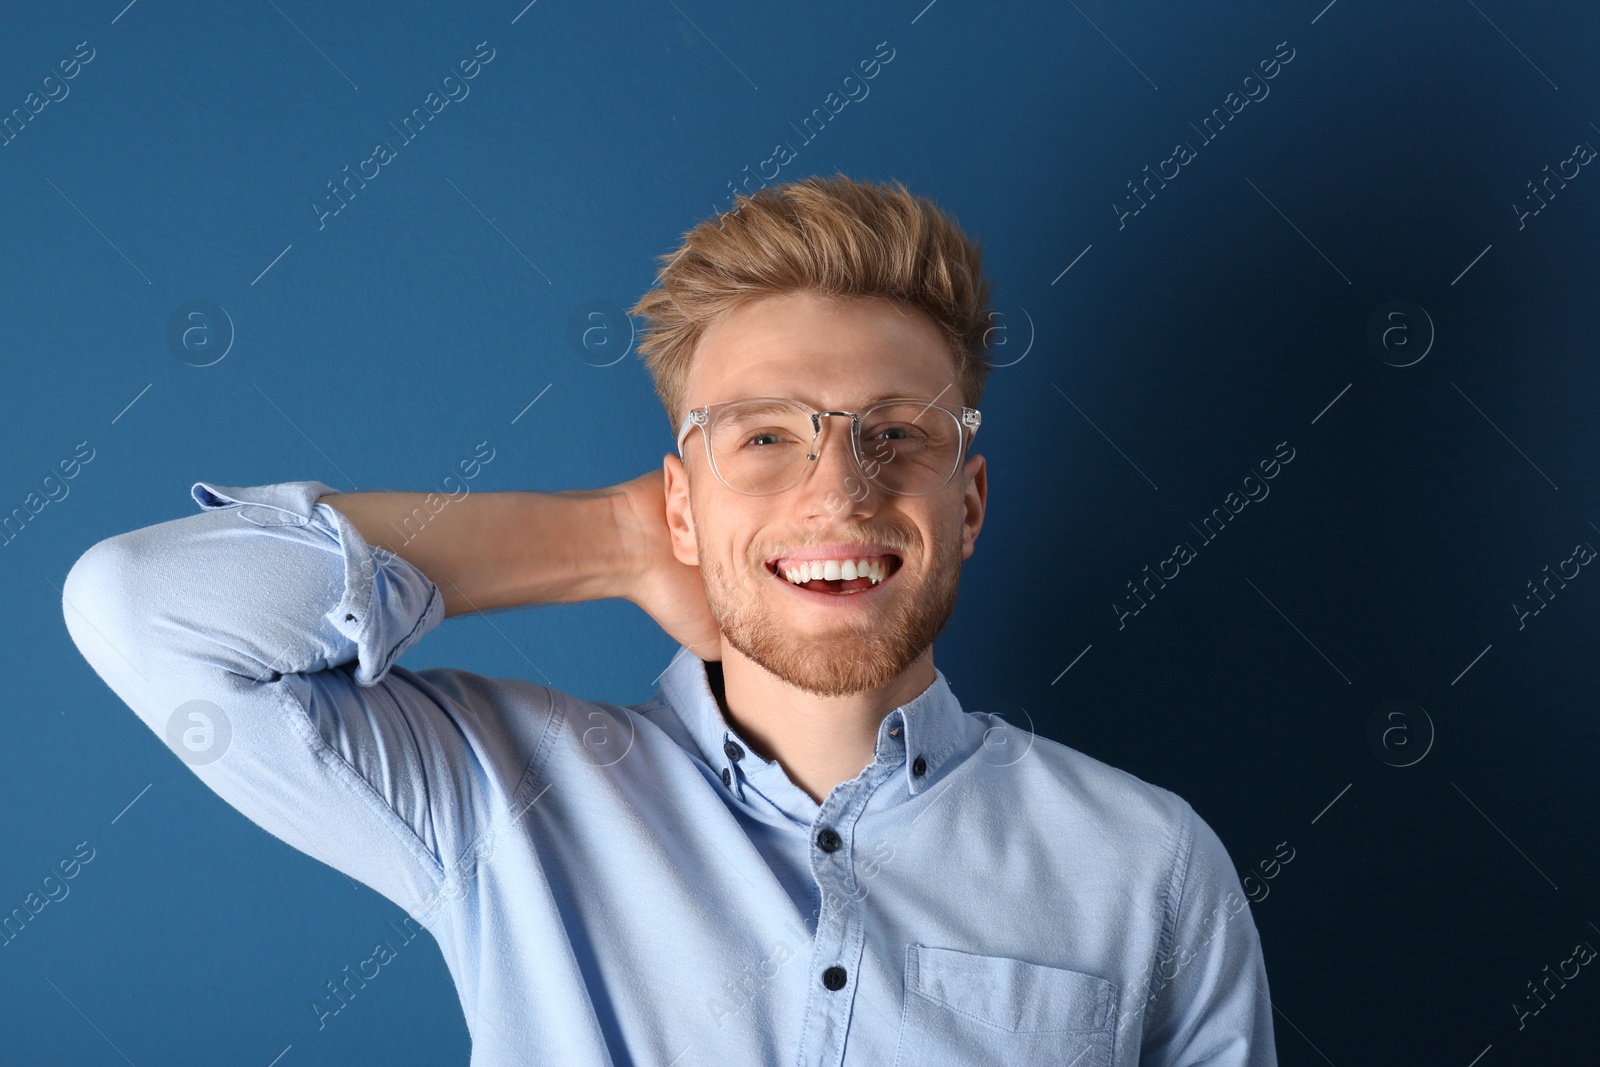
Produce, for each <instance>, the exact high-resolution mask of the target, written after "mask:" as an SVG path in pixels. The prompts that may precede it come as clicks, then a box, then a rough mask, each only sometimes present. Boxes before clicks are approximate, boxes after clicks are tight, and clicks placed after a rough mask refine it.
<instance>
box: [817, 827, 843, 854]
mask: <svg viewBox="0 0 1600 1067" xmlns="http://www.w3.org/2000/svg"><path fill="white" fill-rule="evenodd" d="M843 843H844V842H843V841H842V840H841V839H840V837H839V833H838V831H836V830H835V829H834V828H833V827H831V826H825V827H823V828H822V829H821V830H819V831H818V832H817V847H818V848H820V849H821V850H822V851H824V852H836V851H838V849H839V846H840V845H842V844H843Z"/></svg>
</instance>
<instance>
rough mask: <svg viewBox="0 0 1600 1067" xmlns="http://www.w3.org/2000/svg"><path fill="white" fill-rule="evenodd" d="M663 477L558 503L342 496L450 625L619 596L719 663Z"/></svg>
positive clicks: (331, 501) (371, 539) (488, 496)
mask: <svg viewBox="0 0 1600 1067" xmlns="http://www.w3.org/2000/svg"><path fill="white" fill-rule="evenodd" d="M662 481H663V477H662V473H661V471H660V470H659V469H657V470H653V471H650V472H648V473H646V474H644V475H641V476H640V477H638V478H634V479H632V480H631V481H627V482H623V483H622V484H620V485H616V486H611V487H608V488H605V489H579V490H568V491H565V492H558V493H537V492H506V493H472V494H469V495H467V496H464V497H461V498H459V499H454V498H450V497H445V496H441V495H439V494H436V493H408V492H376V493H333V494H328V495H324V496H322V497H319V498H318V502H319V503H324V504H327V505H328V506H330V507H332V508H335V509H337V510H338V511H340V512H342V513H343V514H344V515H345V516H346V517H347V518H348V519H349V520H350V522H351V524H352V525H353V526H355V528H356V529H357V530H359V531H360V533H361V536H362V537H363V538H364V539H365V540H366V541H367V543H368V544H370V545H372V546H373V547H375V548H379V549H382V550H384V551H386V552H391V553H394V554H395V555H398V556H400V557H401V558H402V559H404V560H406V561H407V562H408V563H411V564H412V565H413V566H415V567H416V568H417V569H418V570H420V571H422V573H423V574H426V575H427V576H428V577H429V578H430V579H432V581H433V582H434V584H435V585H437V586H438V587H439V590H440V592H441V593H442V594H443V595H444V613H445V616H446V617H450V616H455V615H464V614H467V613H470V612H476V611H492V610H495V609H498V608H508V607H522V606H526V605H530V604H565V603H572V602H574V601H580V600H600V599H604V598H607V597H621V598H624V599H627V600H631V601H633V602H634V603H635V604H638V605H639V606H640V607H641V608H643V609H644V610H645V611H646V612H647V613H648V614H649V615H650V616H651V617H652V618H654V619H655V620H656V622H657V623H658V624H660V626H661V628H662V629H664V630H666V631H667V633H668V634H670V635H671V636H672V637H673V638H675V639H676V640H677V641H678V642H679V643H681V644H683V645H686V646H688V648H689V650H690V651H691V652H694V653H695V654H697V655H699V656H700V657H701V658H703V659H718V658H720V656H721V653H720V650H719V649H720V646H719V643H718V638H717V627H716V623H715V621H714V620H713V618H712V616H711V609H710V606H709V605H708V603H707V602H706V597H705V590H704V586H703V585H702V584H701V578H700V569H699V568H698V567H690V566H687V565H685V564H683V563H680V562H678V560H677V558H676V557H675V556H673V554H672V548H671V544H670V541H669V539H668V536H667V525H666V504H665V497H664V494H663V491H662Z"/></svg>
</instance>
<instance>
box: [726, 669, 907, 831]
mask: <svg viewBox="0 0 1600 1067" xmlns="http://www.w3.org/2000/svg"><path fill="white" fill-rule="evenodd" d="M706 677H707V679H708V681H709V682H710V684H711V692H712V693H713V694H714V695H715V696H716V698H717V703H718V704H720V705H721V707H722V714H723V716H724V717H725V718H726V719H727V720H728V724H729V725H730V726H732V727H733V728H734V729H735V730H737V731H738V732H739V734H740V736H742V737H743V738H744V739H745V740H746V741H748V742H749V743H750V746H751V747H752V748H753V749H755V752H756V755H758V756H760V757H761V758H763V759H769V760H774V761H775V762H777V764H778V765H779V766H781V767H782V768H783V770H784V773H786V774H787V775H788V776H789V780H790V781H792V782H794V784H795V785H797V786H799V787H800V788H801V789H803V790H805V792H806V794H807V795H808V796H810V797H811V799H812V800H815V801H816V802H817V803H819V804H820V803H822V801H823V800H824V799H826V798H827V796H828V794H829V793H831V792H832V791H833V787H834V786H836V785H838V784H839V783H840V782H847V781H849V780H850V779H852V778H854V777H855V776H856V775H858V774H860V773H861V771H862V770H863V769H864V768H865V767H866V766H867V765H868V764H869V763H871V762H872V760H873V754H874V749H875V746H876V744H877V739H878V726H879V724H880V723H882V722H883V717H884V716H885V715H887V714H889V712H891V711H893V710H894V709H895V708H898V707H900V706H901V705H903V704H907V703H909V702H910V701H912V700H914V699H915V698H916V697H918V696H920V695H921V694H922V693H923V692H924V691H926V690H927V688H928V686H930V685H932V684H933V682H934V670H933V649H932V648H931V647H930V648H929V649H928V650H927V651H926V652H924V653H923V654H922V656H920V657H919V658H918V659H917V660H916V661H915V662H914V663H912V664H911V666H909V667H907V668H906V669H905V670H904V671H902V672H901V673H900V674H898V675H896V676H895V677H894V678H893V679H892V680H891V681H890V682H889V683H888V684H886V685H884V686H883V687H882V688H879V689H872V690H867V691H864V692H860V693H852V694H850V695H848V696H842V697H820V696H817V695H815V694H814V693H808V692H806V691H805V690H803V689H797V688H795V687H794V686H792V685H790V684H788V683H787V682H785V681H784V680H783V679H781V678H779V677H778V676H777V675H775V674H772V673H771V672H770V671H768V670H767V669H766V668H764V667H762V666H760V665H759V664H757V663H755V662H754V661H752V660H750V659H748V658H746V657H745V656H744V655H743V654H742V653H740V652H739V651H738V650H737V649H734V648H730V647H728V645H727V642H726V641H724V642H723V658H722V661H721V663H715V662H712V663H707V664H706Z"/></svg>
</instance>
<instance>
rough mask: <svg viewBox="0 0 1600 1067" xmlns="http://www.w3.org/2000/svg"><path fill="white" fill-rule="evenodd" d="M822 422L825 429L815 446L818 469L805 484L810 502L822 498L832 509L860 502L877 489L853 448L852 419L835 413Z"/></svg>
mask: <svg viewBox="0 0 1600 1067" xmlns="http://www.w3.org/2000/svg"><path fill="white" fill-rule="evenodd" d="M821 421H822V427H821V432H820V433H819V434H818V435H817V439H816V442H815V444H814V447H813V449H812V453H813V454H814V455H816V456H817V458H816V459H814V460H811V461H810V462H811V465H812V466H813V467H814V468H815V469H814V470H812V471H811V473H810V474H809V475H808V476H807V478H806V480H805V483H804V488H805V494H806V497H807V499H808V501H815V500H820V501H822V502H823V503H824V504H825V505H826V506H827V507H828V509H829V510H830V511H838V510H840V509H842V508H844V507H845V506H847V504H860V503H862V502H863V501H864V500H865V499H866V497H867V496H869V495H870V494H873V493H875V492H876V490H875V488H874V487H873V486H872V485H871V484H870V483H869V482H868V481H867V479H866V478H865V476H864V475H863V474H862V471H861V468H860V467H859V466H858V465H857V464H856V461H855V456H854V454H853V453H852V452H851V450H850V419H849V418H847V417H845V416H843V415H831V416H825V417H823V419H822V420H821Z"/></svg>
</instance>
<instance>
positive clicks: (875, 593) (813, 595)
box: [772, 561, 905, 610]
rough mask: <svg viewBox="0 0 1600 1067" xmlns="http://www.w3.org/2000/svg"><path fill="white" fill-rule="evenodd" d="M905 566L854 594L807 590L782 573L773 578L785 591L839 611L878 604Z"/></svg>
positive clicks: (899, 566)
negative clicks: (884, 590) (884, 589)
mask: <svg viewBox="0 0 1600 1067" xmlns="http://www.w3.org/2000/svg"><path fill="white" fill-rule="evenodd" d="M903 566H905V562H904V561H901V563H900V564H898V565H897V566H896V567H895V568H894V570H892V571H890V572H889V575H888V577H886V578H884V579H883V581H881V582H879V583H878V584H877V585H873V586H868V587H867V588H865V589H861V590H858V591H857V592H854V593H825V592H823V591H821V590H818V589H807V588H806V587H805V586H803V585H796V584H794V583H793V582H791V581H790V580H789V579H787V578H785V577H784V576H783V574H782V573H781V572H779V573H777V574H773V575H772V578H773V579H774V580H775V581H776V582H777V583H778V584H779V585H781V586H783V587H784V588H785V589H788V590H789V591H790V592H791V593H794V594H796V595H797V596H801V597H804V598H805V599H806V600H808V601H810V602H811V603H813V604H817V605H819V606H821V607H824V608H833V609H835V610H838V609H843V608H849V607H851V606H860V607H865V606H868V605H870V604H875V603H877V601H878V599H879V597H880V595H881V594H882V593H883V587H884V586H886V585H888V584H889V583H890V582H892V581H894V579H895V576H896V575H898V574H899V573H900V568H901V567H903Z"/></svg>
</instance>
